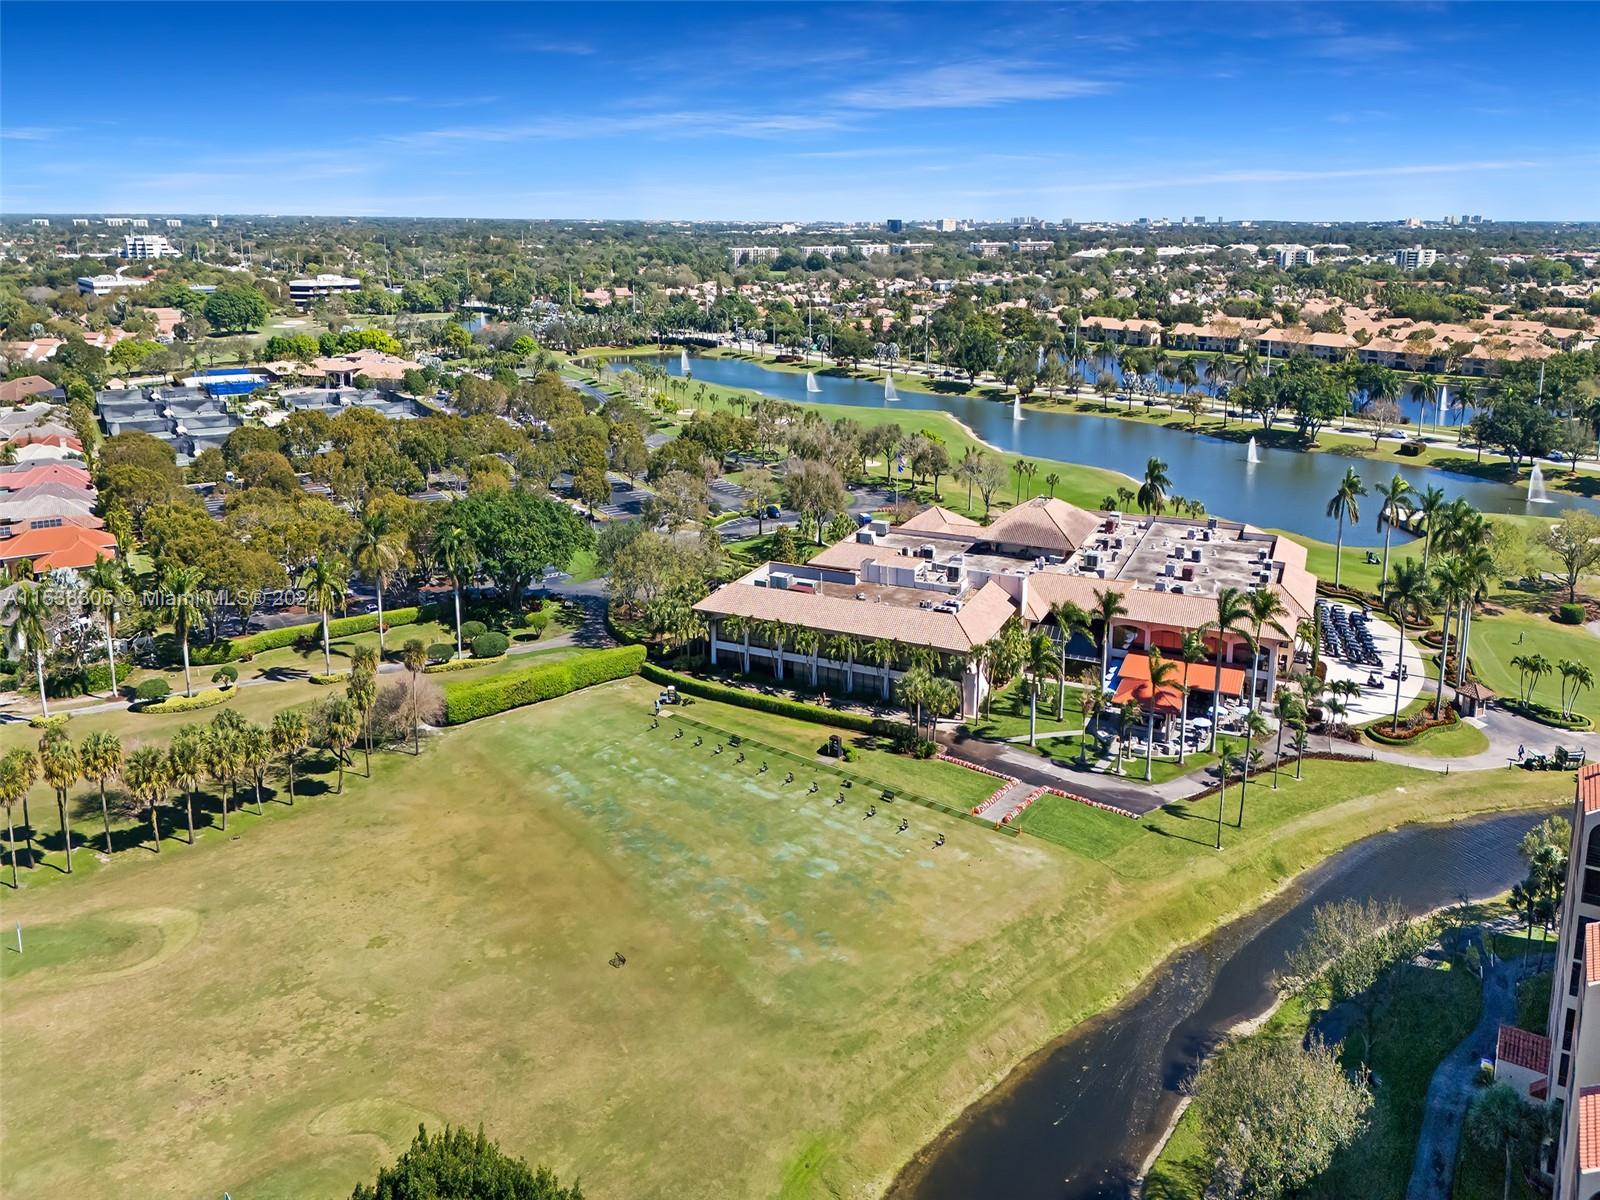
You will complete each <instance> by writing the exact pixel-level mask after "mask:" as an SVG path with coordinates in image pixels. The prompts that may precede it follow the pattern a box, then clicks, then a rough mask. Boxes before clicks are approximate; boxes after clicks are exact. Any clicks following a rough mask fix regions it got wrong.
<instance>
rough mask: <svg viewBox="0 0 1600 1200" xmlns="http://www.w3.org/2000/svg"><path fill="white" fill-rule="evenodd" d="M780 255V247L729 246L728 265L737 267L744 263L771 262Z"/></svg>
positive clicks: (781, 250) (781, 249) (781, 251)
mask: <svg viewBox="0 0 1600 1200" xmlns="http://www.w3.org/2000/svg"><path fill="white" fill-rule="evenodd" d="M782 253H783V247H782V246H730V247H729V248H728V263H729V265H730V266H735V267H739V266H743V265H744V264H746V263H758V262H772V261H773V260H774V259H775V258H777V257H778V255H780V254H782Z"/></svg>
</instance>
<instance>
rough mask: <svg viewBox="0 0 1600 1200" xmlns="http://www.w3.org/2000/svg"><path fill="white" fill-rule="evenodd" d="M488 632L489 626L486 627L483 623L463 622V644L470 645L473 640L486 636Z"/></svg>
mask: <svg viewBox="0 0 1600 1200" xmlns="http://www.w3.org/2000/svg"><path fill="white" fill-rule="evenodd" d="M488 631H489V627H488V626H487V625H485V624H484V623H483V622H482V621H463V622H461V640H462V641H463V642H467V643H469V644H470V643H471V642H472V639H473V638H475V637H479V636H480V635H482V634H485V633H487V632H488Z"/></svg>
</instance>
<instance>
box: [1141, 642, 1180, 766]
mask: <svg viewBox="0 0 1600 1200" xmlns="http://www.w3.org/2000/svg"><path fill="white" fill-rule="evenodd" d="M1148 658H1149V663H1150V709H1149V711H1148V712H1147V713H1146V714H1145V722H1146V723H1145V731H1144V780H1145V782H1146V783H1149V782H1150V773H1151V767H1152V764H1151V756H1152V755H1153V754H1154V752H1155V751H1154V747H1155V740H1156V701H1157V700H1158V699H1159V698H1160V696H1161V689H1162V688H1164V687H1173V686H1176V687H1177V689H1178V704H1179V711H1180V712H1181V711H1182V705H1183V698H1184V687H1183V685H1182V684H1177V685H1174V684H1173V682H1172V679H1173V676H1175V675H1177V673H1178V664H1177V663H1175V662H1168V661H1167V660H1166V659H1165V658H1163V657H1162V656H1161V651H1160V650H1157V649H1155V648H1154V647H1152V648H1151V649H1150V650H1149V651H1148Z"/></svg>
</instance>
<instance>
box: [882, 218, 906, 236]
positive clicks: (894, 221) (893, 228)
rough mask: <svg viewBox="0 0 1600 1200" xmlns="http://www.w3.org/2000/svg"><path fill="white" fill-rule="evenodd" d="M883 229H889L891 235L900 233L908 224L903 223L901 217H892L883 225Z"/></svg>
mask: <svg viewBox="0 0 1600 1200" xmlns="http://www.w3.org/2000/svg"><path fill="white" fill-rule="evenodd" d="M883 227H884V228H885V229H887V230H888V231H889V232H890V233H899V232H900V231H901V230H902V229H904V228H905V227H906V223H905V222H904V221H902V220H901V219H900V218H899V217H890V218H889V219H888V220H887V221H885V222H884V223H883Z"/></svg>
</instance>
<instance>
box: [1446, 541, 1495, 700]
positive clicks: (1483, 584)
mask: <svg viewBox="0 0 1600 1200" xmlns="http://www.w3.org/2000/svg"><path fill="white" fill-rule="evenodd" d="M1457 557H1458V559H1459V560H1460V566H1461V582H1462V584H1463V585H1464V587H1465V591H1464V594H1463V596H1462V600H1461V619H1460V621H1459V622H1457V625H1456V677H1455V681H1454V682H1455V686H1456V687H1460V686H1461V685H1462V684H1463V683H1465V682H1466V681H1467V662H1468V657H1469V655H1470V654H1471V653H1472V615H1473V611H1474V609H1476V608H1477V606H1478V605H1480V604H1482V603H1483V602H1484V601H1485V600H1487V599H1488V598H1489V585H1490V583H1491V582H1492V581H1493V579H1494V575H1495V564H1494V552H1493V551H1491V550H1490V549H1489V547H1488V545H1487V544H1485V541H1484V540H1483V539H1477V538H1475V539H1474V540H1473V542H1472V543H1471V544H1470V545H1468V546H1466V547H1464V548H1463V549H1462V551H1461V553H1460V554H1459V555H1458V556H1457Z"/></svg>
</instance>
